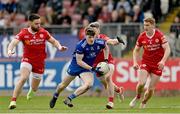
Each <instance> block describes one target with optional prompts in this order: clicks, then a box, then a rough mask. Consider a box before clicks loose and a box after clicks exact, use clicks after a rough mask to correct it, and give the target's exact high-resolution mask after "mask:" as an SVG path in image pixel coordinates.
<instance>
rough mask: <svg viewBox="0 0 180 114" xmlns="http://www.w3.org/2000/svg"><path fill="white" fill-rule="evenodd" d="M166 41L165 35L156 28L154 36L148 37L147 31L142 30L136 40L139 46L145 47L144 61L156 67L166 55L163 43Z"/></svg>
mask: <svg viewBox="0 0 180 114" xmlns="http://www.w3.org/2000/svg"><path fill="white" fill-rule="evenodd" d="M166 42H167V40H166V39H165V36H164V35H163V33H162V32H160V31H159V30H158V29H154V34H153V35H152V37H148V36H147V34H146V32H142V33H141V34H140V35H139V37H138V40H137V42H136V45H137V46H139V47H141V46H143V49H144V52H143V57H142V63H146V64H147V65H149V66H155V67H156V66H157V63H158V62H160V61H161V59H162V57H163V56H164V49H163V47H162V44H164V43H166Z"/></svg>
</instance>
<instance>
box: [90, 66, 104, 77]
mask: <svg viewBox="0 0 180 114" xmlns="http://www.w3.org/2000/svg"><path fill="white" fill-rule="evenodd" d="M100 68H101V67H92V69H91V71H93V72H96V73H97V74H98V75H99V76H102V75H103V74H104V73H103V72H102V71H100V70H99V69H100Z"/></svg>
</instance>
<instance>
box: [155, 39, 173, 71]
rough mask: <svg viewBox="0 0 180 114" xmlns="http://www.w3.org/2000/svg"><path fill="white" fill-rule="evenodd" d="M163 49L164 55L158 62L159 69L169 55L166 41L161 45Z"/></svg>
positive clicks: (162, 66)
mask: <svg viewBox="0 0 180 114" xmlns="http://www.w3.org/2000/svg"><path fill="white" fill-rule="evenodd" d="M162 47H163V49H164V56H163V58H162V59H161V61H160V62H159V63H158V68H159V69H161V70H162V69H163V68H164V64H165V62H166V60H167V58H168V57H169V55H170V52H171V51H170V46H169V43H168V42H166V43H165V44H163V45H162Z"/></svg>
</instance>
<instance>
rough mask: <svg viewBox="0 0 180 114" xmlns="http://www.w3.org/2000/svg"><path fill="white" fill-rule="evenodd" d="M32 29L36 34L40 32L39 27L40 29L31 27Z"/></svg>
mask: <svg viewBox="0 0 180 114" xmlns="http://www.w3.org/2000/svg"><path fill="white" fill-rule="evenodd" d="M31 29H32V31H34V32H37V31H39V27H38V28H35V27H32V26H31Z"/></svg>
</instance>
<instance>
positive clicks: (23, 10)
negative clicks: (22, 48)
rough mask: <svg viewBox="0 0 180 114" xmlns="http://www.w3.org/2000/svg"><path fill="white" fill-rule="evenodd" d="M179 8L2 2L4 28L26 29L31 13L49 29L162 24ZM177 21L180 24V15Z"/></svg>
mask: <svg viewBox="0 0 180 114" xmlns="http://www.w3.org/2000/svg"><path fill="white" fill-rule="evenodd" d="M179 5H180V1H179V0H0V27H17V26H18V27H21V26H24V25H25V24H26V22H27V16H28V15H29V14H30V13H38V14H39V15H40V16H42V24H43V25H45V26H49V25H62V26H70V25H71V26H75V25H79V24H84V23H90V22H94V21H100V22H102V23H130V22H143V19H144V17H147V16H148V17H149V16H151V17H154V18H155V19H156V21H157V22H161V21H163V19H164V17H165V16H166V15H167V14H168V13H169V12H170V11H171V10H172V9H173V8H174V7H177V6H179ZM174 20H175V22H176V23H179V22H180V21H179V20H180V13H179V14H178V15H177V16H176V18H175V19H174Z"/></svg>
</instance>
